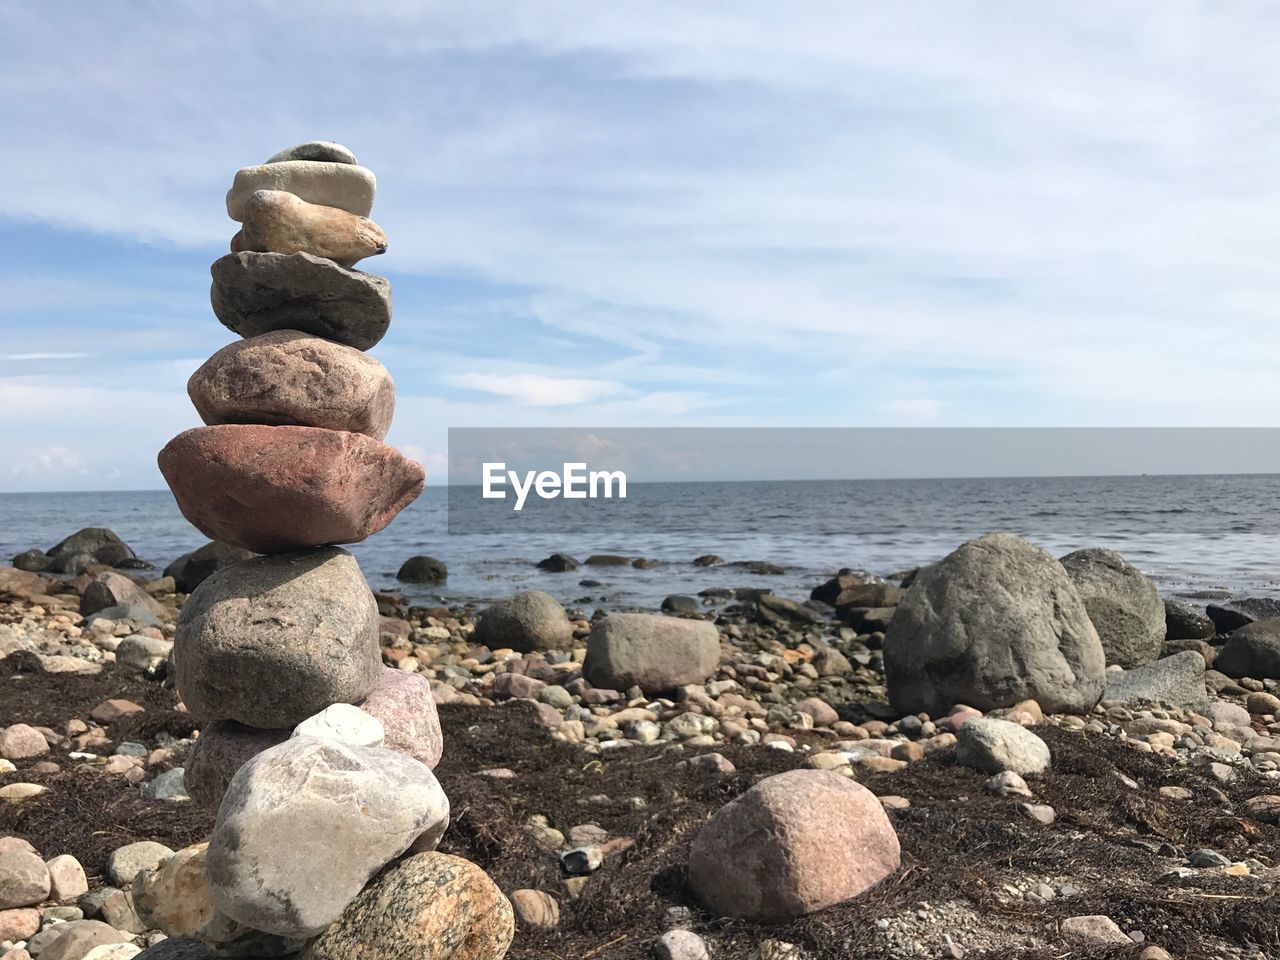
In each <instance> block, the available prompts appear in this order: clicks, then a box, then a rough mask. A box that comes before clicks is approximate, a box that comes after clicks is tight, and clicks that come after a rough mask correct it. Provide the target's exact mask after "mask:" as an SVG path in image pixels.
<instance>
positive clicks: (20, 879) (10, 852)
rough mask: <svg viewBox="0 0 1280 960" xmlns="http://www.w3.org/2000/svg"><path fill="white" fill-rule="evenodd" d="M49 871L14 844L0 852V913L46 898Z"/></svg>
mask: <svg viewBox="0 0 1280 960" xmlns="http://www.w3.org/2000/svg"><path fill="white" fill-rule="evenodd" d="M49 888H50V879H49V868H48V867H46V866H45V863H44V861H43V860H41V859H40V856H39V854H36V853H33V852H32V851H31V850H30V849H26V848H24V847H22V846H18V845H17V844H11V845H6V846H5V847H2V848H0V910H10V909H13V908H14V907H29V906H31V905H32V904H36V903H40V902H41V901H43V900H44V899H45V898H46V897H48V896H49Z"/></svg>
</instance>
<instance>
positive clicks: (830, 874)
mask: <svg viewBox="0 0 1280 960" xmlns="http://www.w3.org/2000/svg"><path fill="white" fill-rule="evenodd" d="M898 864H899V847H898V838H897V835H896V834H895V833H894V830H893V826H892V825H891V824H890V822H889V818H888V816H887V815H886V814H885V811H884V808H883V807H882V806H881V805H880V802H879V800H877V799H876V797H875V795H874V794H872V793H871V792H870V791H869V790H867V789H866V788H865V787H863V786H861V785H860V784H858V783H855V782H853V781H851V780H848V779H846V778H844V777H842V776H840V775H839V774H835V773H829V772H827V771H823V770H791V771H789V772H787V773H780V774H777V775H775V776H772V777H767V778H765V779H764V780H761V781H760V782H759V783H757V784H756V785H755V786H754V787H752V788H751V789H749V790H747V791H746V792H745V793H743V794H742V795H741V796H739V797H738V798H737V799H736V800H733V801H731V802H730V803H729V804H727V805H726V806H724V807H722V808H721V809H720V810H719V811H717V812H716V813H715V814H714V815H713V816H712V817H711V819H710V820H709V821H708V822H707V823H706V824H705V825H704V826H703V827H702V829H701V830H700V831H699V832H698V834H697V836H696V837H695V838H694V841H693V846H692V849H691V850H690V854H689V884H690V887H691V888H692V890H693V891H694V893H695V894H696V895H697V897H698V899H699V900H701V901H702V903H703V904H704V905H705V906H706V907H707V908H708V909H709V910H711V911H712V912H713V913H716V914H719V915H721V916H730V917H742V918H746V919H751V920H759V921H765V922H769V921H775V920H782V919H787V918H791V917H798V916H802V915H804V914H807V913H811V912H813V911H815V910H820V909H822V908H824V907H828V906H831V905H832V904H835V903H839V902H841V901H843V900H847V899H849V898H851V897H855V896H857V895H858V894H859V893H862V892H863V891H864V890H867V889H869V888H870V887H872V886H874V885H875V884H877V883H879V882H880V881H881V880H883V879H885V877H887V876H889V875H890V874H892V873H893V872H894V871H895V870H897V869H898Z"/></svg>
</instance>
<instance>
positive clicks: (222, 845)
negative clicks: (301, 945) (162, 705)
mask: <svg viewBox="0 0 1280 960" xmlns="http://www.w3.org/2000/svg"><path fill="white" fill-rule="evenodd" d="M353 811H359V813H360V815H359V816H352V812H353ZM448 819H449V801H448V799H447V798H446V797H445V795H444V791H443V790H442V789H441V788H440V784H439V783H437V782H436V778H435V777H434V776H433V775H432V773H431V771H430V769H428V768H427V766H426V765H425V764H422V763H419V762H418V761H416V760H413V759H412V758H409V757H405V756H403V755H401V754H398V753H393V752H392V751H390V750H381V749H374V748H369V747H348V746H345V745H343V744H340V743H336V742H334V741H331V740H320V739H317V738H314V737H298V738H295V739H291V740H288V741H286V742H284V743H282V744H280V745H279V746H275V747H272V748H271V749H269V750H265V751H263V752H262V753H260V754H258V755H257V756H256V757H254V758H253V759H252V760H250V761H249V762H248V763H246V764H245V765H244V766H243V767H241V768H240V770H239V771H238V772H237V773H236V775H235V777H234V778H233V779H232V781H231V785H230V787H228V789H227V793H226V796H224V797H223V800H222V805H221V807H219V809H218V820H217V823H216V824H215V826H214V829H213V836H212V839H211V840H210V842H209V851H208V876H209V882H210V885H211V886H212V888H213V898H214V903H215V904H217V906H218V908H219V909H220V910H222V911H223V912H224V913H226V914H227V915H228V916H230V917H232V918H234V919H236V920H238V921H240V922H241V923H244V924H246V925H247V926H250V927H253V928H254V929H257V930H262V931H265V932H267V933H274V934H277V935H279V936H283V937H297V938H303V937H310V936H315V935H316V934H318V933H320V932H321V931H322V930H324V928H325V927H327V926H328V925H329V924H330V923H333V922H334V921H335V920H337V919H338V917H339V916H340V915H341V914H342V911H343V909H344V908H345V907H346V906H347V904H348V903H350V902H351V899H352V898H353V897H355V895H356V894H357V893H359V892H360V890H361V888H363V887H364V885H365V884H366V883H367V882H368V880H369V878H370V877H372V876H373V875H374V874H375V873H377V872H378V871H379V870H381V869H382V867H384V866H385V865H386V864H387V863H388V862H389V861H391V860H393V859H394V858H395V857H398V856H399V855H400V854H402V853H404V852H405V851H406V850H407V849H409V847H410V846H411V845H413V843H414V842H415V841H418V840H419V839H420V838H422V837H424V835H429V836H430V837H432V838H434V839H436V840H438V838H439V836H440V834H442V833H443V832H444V829H445V827H446V826H447V824H448Z"/></svg>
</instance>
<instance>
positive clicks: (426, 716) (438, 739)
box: [360, 667, 444, 769]
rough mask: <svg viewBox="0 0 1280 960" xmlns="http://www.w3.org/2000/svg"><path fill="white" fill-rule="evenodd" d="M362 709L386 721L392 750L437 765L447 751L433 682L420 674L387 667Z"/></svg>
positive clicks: (362, 703)
mask: <svg viewBox="0 0 1280 960" xmlns="http://www.w3.org/2000/svg"><path fill="white" fill-rule="evenodd" d="M360 709H361V710H363V711H364V712H365V713H367V714H369V715H370V716H372V717H376V718H377V719H378V720H379V721H381V723H382V729H383V730H384V731H385V732H386V737H387V739H386V743H385V744H384V746H385V747H386V748H387V749H388V750H394V751H396V752H397V753H403V754H407V755H408V756H410V757H413V759H415V760H418V761H420V762H421V763H425V764H426V765H427V766H428V767H431V768H433V769H434V768H435V765H436V764H437V763H439V762H440V755H441V754H442V753H443V752H444V734H443V733H441V731H440V715H439V713H437V711H436V701H435V697H433V696H432V695H431V682H430V681H429V680H428V679H427V678H426V677H424V676H423V675H422V674H420V673H406V672H405V671H403V670H397V669H396V668H395V667H383V668H382V673H380V674H379V675H378V685H377V686H376V687H374V688H373V692H372V693H371V694H369V696H368V697H366V698H365V699H364V700H363V701H362V702H361V703H360Z"/></svg>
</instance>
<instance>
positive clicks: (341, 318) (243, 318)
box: [210, 253, 391, 350]
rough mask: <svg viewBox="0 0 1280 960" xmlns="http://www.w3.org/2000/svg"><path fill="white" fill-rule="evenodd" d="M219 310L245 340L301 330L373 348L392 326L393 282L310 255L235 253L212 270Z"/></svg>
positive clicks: (221, 317)
mask: <svg viewBox="0 0 1280 960" xmlns="http://www.w3.org/2000/svg"><path fill="white" fill-rule="evenodd" d="M211 273H212V274H213V289H212V292H211V294H210V299H211V300H212V303H213V312H214V313H215V314H216V315H217V317H218V319H219V320H221V321H222V323H223V325H224V326H226V327H229V328H230V329H232V330H234V331H235V332H236V333H238V334H240V336H242V337H256V336H259V335H261V334H264V333H270V332H271V331H273V330H300V331H302V332H303V333H310V334H314V335H315V336H317V337H324V338H325V339H326V340H333V341H336V342H337V343H343V344H346V345H347V346H349V347H355V348H356V349H357V350H368V349H369V348H370V347H372V346H374V345H375V344H377V342H378V341H379V340H381V339H382V337H383V335H384V334H386V332H387V327H389V326H390V325H391V284H390V283H389V282H388V281H387V280H386V278H385V277H376V276H374V275H373V274H370V273H362V272H361V271H359V270H349V269H347V268H346V267H340V266H338V265H337V264H336V263H334V262H333V261H332V260H326V259H324V258H322V257H315V256H312V255H311V254H309V253H293V254H283V253H233V254H229V255H228V256H225V257H223V258H221V259H220V260H215V261H214V263H213V266H212V268H211Z"/></svg>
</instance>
